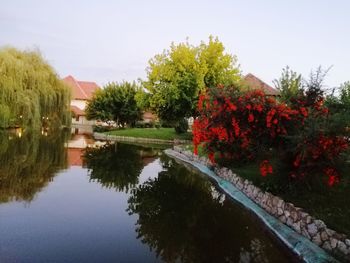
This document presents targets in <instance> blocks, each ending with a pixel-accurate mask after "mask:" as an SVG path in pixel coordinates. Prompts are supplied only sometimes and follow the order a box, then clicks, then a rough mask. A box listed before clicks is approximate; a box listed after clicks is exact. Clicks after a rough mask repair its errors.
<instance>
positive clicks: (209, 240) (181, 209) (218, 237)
mask: <svg viewBox="0 0 350 263" xmlns="http://www.w3.org/2000/svg"><path fill="white" fill-rule="evenodd" d="M162 163H163V166H164V168H165V170H164V171H162V172H160V173H159V175H158V178H155V179H149V180H148V181H146V182H145V183H144V184H142V185H139V186H138V187H137V188H136V189H134V190H133V191H132V195H131V197H130V198H129V200H128V203H129V207H128V211H129V213H130V214H137V215H138V221H137V228H136V232H137V234H138V238H140V239H141V241H142V242H143V243H146V244H148V245H149V246H150V248H151V249H152V250H155V252H156V253H157V256H158V257H160V258H161V259H162V260H164V261H166V262H178V261H181V262H279V260H280V257H279V256H280V253H279V251H278V250H277V249H276V248H273V247H272V245H271V241H270V240H267V238H266V237H264V234H263V233H262V232H261V230H260V229H258V226H256V225H255V224H254V222H252V219H251V218H250V216H249V214H248V212H246V211H245V210H243V209H242V208H241V207H238V206H237V205H234V204H233V203H232V201H231V200H225V197H224V195H222V194H221V193H220V192H218V191H216V190H215V188H214V187H213V186H212V184H211V183H210V182H209V181H208V180H206V179H204V178H203V177H201V176H200V175H198V174H194V173H192V172H189V171H188V170H187V169H186V168H185V167H183V166H182V165H178V164H176V163H174V161H172V160H170V159H169V158H166V157H162ZM265 241H268V242H265ZM271 249H274V251H271ZM282 258H283V257H282Z"/></svg>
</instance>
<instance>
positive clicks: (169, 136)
mask: <svg viewBox="0 0 350 263" xmlns="http://www.w3.org/2000/svg"><path fill="white" fill-rule="evenodd" d="M106 133H107V134H111V135H116V136H126V137H137V138H148V139H161V140H174V139H179V140H192V133H190V132H186V133H182V134H177V133H176V132H175V129H174V128H159V129H157V128H128V129H118V130H114V131H108V132H106Z"/></svg>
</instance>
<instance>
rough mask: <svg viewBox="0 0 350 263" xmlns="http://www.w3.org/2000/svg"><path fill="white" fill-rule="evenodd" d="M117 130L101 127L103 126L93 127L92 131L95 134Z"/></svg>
mask: <svg viewBox="0 0 350 263" xmlns="http://www.w3.org/2000/svg"><path fill="white" fill-rule="evenodd" d="M112 129H115V127H108V126H101V125H93V126H92V130H93V131H94V132H106V131H110V130H112Z"/></svg>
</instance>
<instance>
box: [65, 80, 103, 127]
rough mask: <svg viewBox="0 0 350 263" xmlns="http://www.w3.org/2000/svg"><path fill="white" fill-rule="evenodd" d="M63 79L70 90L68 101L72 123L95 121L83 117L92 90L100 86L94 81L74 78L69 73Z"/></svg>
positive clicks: (82, 123)
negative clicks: (69, 99)
mask: <svg viewBox="0 0 350 263" xmlns="http://www.w3.org/2000/svg"><path fill="white" fill-rule="evenodd" d="M63 81H64V82H65V83H66V84H67V85H68V86H69V87H70V88H71V91H72V100H71V103H70V105H71V111H72V113H73V118H72V124H80V125H93V124H94V123H95V122H94V121H88V120H87V119H86V117H85V108H86V105H87V102H88V101H89V100H90V99H91V98H92V96H93V94H94V92H96V91H97V90H99V89H100V87H99V86H98V85H97V84H96V83H95V82H91V81H80V80H76V79H75V78H74V77H72V76H70V75H69V76H67V77H65V78H64V79H63Z"/></svg>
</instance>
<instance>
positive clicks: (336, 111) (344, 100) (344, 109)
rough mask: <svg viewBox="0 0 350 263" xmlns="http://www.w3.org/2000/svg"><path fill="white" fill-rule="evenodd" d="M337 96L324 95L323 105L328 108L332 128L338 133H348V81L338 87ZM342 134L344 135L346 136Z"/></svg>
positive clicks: (349, 90)
mask: <svg viewBox="0 0 350 263" xmlns="http://www.w3.org/2000/svg"><path fill="white" fill-rule="evenodd" d="M339 93H340V94H339V96H335V95H334V91H333V93H332V94H331V95H329V96H327V97H326V100H325V105H326V106H327V107H328V108H329V110H330V113H331V114H330V116H329V121H330V125H332V128H333V129H334V130H337V131H338V132H339V133H346V134H347V133H348V132H349V127H350V114H349V112H350V82H345V83H343V84H342V85H341V86H340V87H339ZM346 134H344V136H346Z"/></svg>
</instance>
